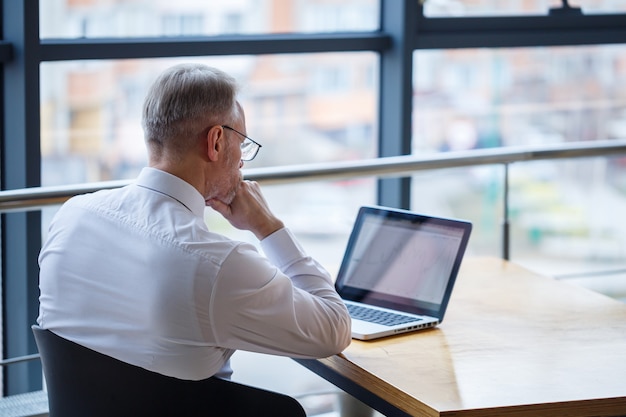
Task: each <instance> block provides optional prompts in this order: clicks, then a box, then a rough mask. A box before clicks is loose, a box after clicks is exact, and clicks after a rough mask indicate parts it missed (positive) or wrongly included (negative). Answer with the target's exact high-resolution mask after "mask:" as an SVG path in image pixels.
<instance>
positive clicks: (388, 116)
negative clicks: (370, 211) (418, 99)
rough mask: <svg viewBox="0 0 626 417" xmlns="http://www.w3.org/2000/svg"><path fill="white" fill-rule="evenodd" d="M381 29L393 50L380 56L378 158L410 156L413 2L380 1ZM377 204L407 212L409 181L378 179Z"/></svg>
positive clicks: (414, 28)
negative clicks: (389, 40) (402, 209)
mask: <svg viewBox="0 0 626 417" xmlns="http://www.w3.org/2000/svg"><path fill="white" fill-rule="evenodd" d="M380 10H381V30H382V32H384V33H387V34H389V35H390V36H391V38H392V39H393V47H392V48H391V49H388V50H385V51H382V52H381V54H380V86H379V88H380V93H379V109H378V112H379V132H378V146H379V149H378V156H379V157H388V156H399V155H409V154H410V153H411V114H412V109H413V106H412V99H413V43H414V39H413V37H414V33H415V32H416V22H417V19H416V18H415V17H416V16H417V2H416V1H415V0H401V1H400V0H398V1H381V3H380ZM377 199H378V204H382V205H387V206H393V207H399V208H405V209H409V208H410V206H411V178H410V177H402V178H383V179H379V180H378V197H377Z"/></svg>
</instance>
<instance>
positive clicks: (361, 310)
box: [346, 304, 421, 326]
mask: <svg viewBox="0 0 626 417" xmlns="http://www.w3.org/2000/svg"><path fill="white" fill-rule="evenodd" d="M346 307H348V312H349V313H350V317H352V318H353V319H357V320H363V321H368V322H370V323H377V324H382V325H384V326H395V325H397V324H404V323H409V322H411V321H420V320H421V319H419V318H417V317H413V316H406V315H404V314H398V313H389V312H387V311H381V310H377V309H374V308H368V307H365V306H360V305H354V304H346Z"/></svg>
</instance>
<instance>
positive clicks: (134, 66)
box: [0, 0, 626, 393]
mask: <svg viewBox="0 0 626 417" xmlns="http://www.w3.org/2000/svg"><path fill="white" fill-rule="evenodd" d="M0 3H1V4H2V12H3V27H2V30H3V32H2V37H3V39H4V40H5V42H0V60H1V61H2V62H3V65H4V67H3V71H2V78H1V79H2V80H3V83H4V85H3V91H4V97H5V98H4V100H5V102H4V104H3V106H2V122H3V127H4V135H3V137H2V141H1V142H0V143H1V145H2V149H0V158H1V159H0V170H1V171H0V179H1V180H2V187H3V189H14V188H18V189H19V188H28V187H33V186H38V185H44V186H68V185H70V184H71V185H74V184H78V183H88V182H94V181H101V180H118V179H123V180H129V179H132V178H133V177H134V176H135V175H136V174H137V172H138V171H139V169H140V168H141V167H142V166H144V164H145V163H146V152H145V148H144V144H143V137H142V136H143V132H142V131H141V124H140V108H141V104H142V101H143V98H144V95H145V93H146V90H147V88H148V86H149V85H150V84H151V82H152V81H153V80H154V78H155V77H156V76H157V74H158V73H160V72H161V71H162V70H163V69H164V68H165V67H167V66H170V65H172V64H174V63H178V62H182V61H201V62H205V63H207V64H209V65H214V66H217V67H220V68H222V69H224V70H226V71H227V72H229V73H231V74H233V75H234V76H235V77H236V78H237V79H238V80H239V81H240V83H241V86H242V90H241V101H242V104H243V105H244V108H245V110H246V116H247V128H248V133H249V134H250V136H251V137H253V138H254V139H256V140H258V141H259V142H260V143H262V144H263V149H262V150H261V152H260V153H259V156H258V158H257V159H255V160H254V161H253V162H250V163H247V164H246V166H245V169H251V170H252V169H255V168H260V169H266V168H268V169H270V170H271V169H272V168H276V170H277V171H278V170H279V168H278V167H279V166H280V169H281V170H282V169H288V168H289V167H287V168H285V166H288V165H299V166H300V167H302V166H303V165H306V164H310V163H333V162H338V161H341V162H345V161H354V160H365V159H369V158H377V157H379V156H381V155H382V156H397V155H404V154H412V155H420V156H422V157H426V158H427V157H431V156H433V157H434V156H436V155H441V154H442V153H447V152H455V151H468V152H470V151H476V150H482V149H484V148H491V149H496V150H497V149H508V148H514V147H519V146H528V145H546V144H552V145H559V144H566V143H572V142H588V143H592V142H594V141H598V140H615V139H618V140H619V139H621V140H624V139H626V58H625V56H626V50H625V43H624V42H625V41H624V40H625V39H626V29H625V28H624V23H623V22H624V16H626V2H625V1H623V0H612V1H611V0H576V1H574V0H571V1H563V0H420V1H418V0H380V1H379V0H231V1H202V0H177V1H171V0H116V1H111V0H40V1H37V0H4V1H3V2H0ZM37 6H38V7H37ZM37 28H38V29H39V33H38V34H39V36H36V35H37V31H36V29H37ZM244 172H245V170H244ZM505 179H508V182H506V181H505ZM507 185H508V188H507ZM264 189H265V192H266V195H267V197H268V199H269V200H270V203H271V205H272V206H273V208H274V210H275V211H276V213H277V214H278V215H279V216H281V217H282V218H283V219H284V220H285V221H286V223H287V224H288V225H289V226H290V227H291V228H292V229H293V230H294V231H295V232H296V234H297V235H298V237H299V238H300V239H301V240H302V242H303V244H304V245H305V247H306V248H307V249H309V250H310V252H311V254H312V255H314V256H315V257H317V258H318V259H319V260H320V261H321V262H323V263H324V264H325V265H327V266H328V268H329V269H330V270H331V271H333V270H335V269H336V267H337V265H338V263H339V261H340V258H341V254H342V252H343V249H344V245H345V241H346V239H347V233H348V232H349V230H350V227H351V222H352V220H353V219H354V215H355V213H356V209H357V207H358V206H360V205H364V204H373V203H382V204H387V205H393V206H403V207H405V208H412V209H414V210H417V211H423V212H427V213H430V214H435V215H443V216H451V217H460V218H465V219H469V220H471V221H472V222H473V223H474V229H473V233H472V238H471V240H470V246H469V248H468V253H469V254H470V255H485V254H487V255H499V254H501V252H500V248H501V246H502V245H503V241H502V236H503V231H502V230H503V229H502V222H503V220H508V221H509V222H510V231H511V234H510V236H511V259H512V260H514V261H518V262H521V263H524V264H525V265H527V266H532V267H533V268H536V269H537V270H539V271H540V272H544V273H550V274H554V275H557V276H567V275H569V276H572V275H574V272H576V273H580V272H582V273H588V272H589V271H592V270H597V269H599V270H607V269H614V268H622V269H623V267H624V266H623V263H624V261H623V260H624V259H626V257H625V255H624V254H625V253H626V231H625V230H624V229H623V228H622V227H621V226H620V220H619V215H620V214H621V213H622V212H623V211H624V210H626V208H625V207H624V205H623V204H624V201H626V163H625V162H624V158H622V157H603V158H585V159H576V160H571V161H570V160H559V161H556V162H555V161H534V162H529V163H519V164H517V163H515V164H510V165H498V164H491V165H484V166H475V167H463V168H451V169H445V170H433V171H420V172H416V173H413V175H408V174H407V176H406V177H404V178H397V177H393V176H392V177H385V178H384V179H379V178H373V177H365V178H360V177H359V178H353V179H350V180H342V181H334V180H333V181H330V180H328V181H318V180H316V181H309V182H307V181H302V182H297V183H289V184H271V185H270V184H266V186H265V187H264ZM507 193H508V194H509V198H508V200H504V199H503V195H506V194H507ZM505 201H506V202H505ZM55 210H56V208H55V207H51V208H46V209H44V210H43V211H40V210H38V209H35V210H28V211H24V212H10V213H9V212H7V213H4V214H2V225H1V230H2V234H3V240H2V242H3V246H2V248H0V250H1V251H2V254H3V258H2V262H3V264H2V265H0V266H1V269H2V274H3V275H2V279H3V282H2V284H3V295H2V297H3V303H4V305H3V309H4V311H5V314H4V315H3V320H4V322H3V326H4V329H3V330H4V334H5V335H6V336H7V337H6V338H5V340H4V343H3V348H4V352H3V354H4V356H5V357H11V356H19V355H24V354H27V353H32V351H34V344H33V341H32V335H31V334H30V327H29V326H30V325H31V324H32V322H33V321H34V318H36V316H37V308H38V301H37V296H38V291H37V280H38V270H37V254H38V251H39V248H40V245H41V239H42V237H43V238H45V230H46V229H47V225H48V222H49V219H50V216H51V215H52V213H54V211H55ZM42 213H43V215H42ZM206 220H207V222H208V223H209V225H210V227H212V228H214V229H216V230H220V231H223V232H224V233H227V234H229V235H231V236H232V237H235V238H241V239H250V236H249V235H247V234H246V233H240V232H238V231H235V230H233V229H232V228H230V227H228V225H227V224H226V223H225V222H224V220H223V219H221V218H220V217H219V216H215V215H213V214H212V212H211V211H210V210H207V219H206ZM42 231H43V232H42ZM250 240H253V239H250ZM588 275H592V274H588ZM620 279H621V284H620V285H621V287H622V288H623V282H624V280H623V277H620ZM603 291H604V290H603ZM618 292H619V291H618ZM616 297H619V295H616ZM19 366H20V367H21V368H15V369H13V370H10V371H5V372H7V375H5V378H4V379H5V381H8V382H7V385H6V386H5V393H19V392H23V391H26V390H28V389H32V388H33V387H37V383H40V382H41V381H40V380H41V370H40V369H37V368H36V367H33V366H31V365H19ZM26 367H29V368H28V369H27V370H26V371H25V370H24V369H25V368H26ZM32 381H35V382H34V383H33V382H32Z"/></svg>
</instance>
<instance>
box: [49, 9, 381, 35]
mask: <svg viewBox="0 0 626 417" xmlns="http://www.w3.org/2000/svg"><path fill="white" fill-rule="evenodd" d="M41 11H42V13H41V20H40V21H41V37H42V38H80V37H89V38H100V37H143V36H179V35H191V36H193V35H224V34H253V33H289V32H300V33H303V32H304V33H306V32H335V31H367V30H376V29H378V21H379V19H378V2H377V1H376V0H343V1H316V0H299V1H291V0H261V1H259V0H229V1H200V0H178V1H171V0H123V1H115V2H112V1H110V0H81V1H68V0H45V1H42V2H41Z"/></svg>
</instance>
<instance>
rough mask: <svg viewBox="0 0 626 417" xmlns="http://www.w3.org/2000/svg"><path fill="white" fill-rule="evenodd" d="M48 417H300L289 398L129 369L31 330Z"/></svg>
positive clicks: (299, 408) (45, 332)
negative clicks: (33, 336)
mask: <svg viewBox="0 0 626 417" xmlns="http://www.w3.org/2000/svg"><path fill="white" fill-rule="evenodd" d="M33 333H34V335H35V341H36V342H37V347H38V348H39V353H40V355H41V362H42V365H43V372H44V376H45V379H46V386H47V389H48V400H49V405H50V417H72V416H89V417H100V416H102V417H105V416H106V417H111V416H118V417H123V416H129V417H130V416H133V417H141V416H150V417H158V416H168V417H169V416H180V417H184V416H189V417H195V416H203V417H211V416H216V417H249V416H272V417H304V416H306V414H305V412H304V409H303V408H302V406H301V405H300V404H299V403H298V402H297V401H296V400H295V399H294V398H292V397H289V396H287V395H283V394H279V393H275V392H271V391H266V390H262V389H259V388H255V387H250V386H246V385H242V384H238V383H235V382H231V381H226V380H223V379H219V378H209V379H205V380H202V381H187V380H181V379H177V378H171V377H168V376H165V375H161V374H158V373H155V372H151V371H148V370H146V369H143V368H140V367H137V366H134V365H130V364H128V363H125V362H122V361H119V360H117V359H114V358H112V357H110V356H107V355H103V354H101V353H98V352H95V351H93V350H91V349H88V348H86V347H84V346H81V345H78V344H76V343H74V342H71V341H69V340H67V339H64V338H62V337H59V336H57V335H56V334H55V333H53V332H51V331H49V330H44V329H42V328H40V327H39V326H33Z"/></svg>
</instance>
